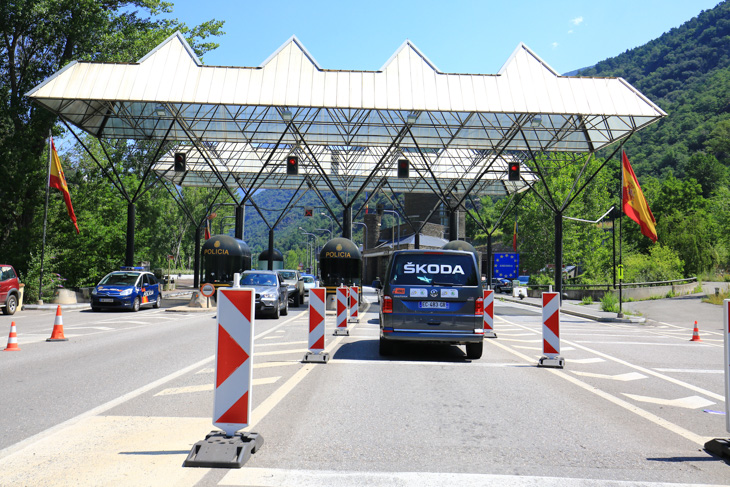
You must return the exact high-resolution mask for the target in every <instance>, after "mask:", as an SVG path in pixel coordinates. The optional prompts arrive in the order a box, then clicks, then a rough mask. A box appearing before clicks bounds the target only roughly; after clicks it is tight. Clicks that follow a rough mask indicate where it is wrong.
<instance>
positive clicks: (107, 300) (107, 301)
mask: <svg viewBox="0 0 730 487" xmlns="http://www.w3.org/2000/svg"><path fill="white" fill-rule="evenodd" d="M99 301H101V302H102V303H113V302H114V300H113V299H111V298H99Z"/></svg>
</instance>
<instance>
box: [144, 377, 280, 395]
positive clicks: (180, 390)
mask: <svg viewBox="0 0 730 487" xmlns="http://www.w3.org/2000/svg"><path fill="white" fill-rule="evenodd" d="M279 379H281V377H262V378H260V379H254V380H253V381H252V382H251V385H254V386H262V385H266V384H274V383H275V382H276V381H278V380H279ZM214 389H215V387H214V385H213V383H210V384H198V385H194V386H185V387H170V388H168V389H163V390H161V391H160V392H158V393H157V394H155V397H156V396H172V395H175V394H190V393H193V392H208V391H213V390H214Z"/></svg>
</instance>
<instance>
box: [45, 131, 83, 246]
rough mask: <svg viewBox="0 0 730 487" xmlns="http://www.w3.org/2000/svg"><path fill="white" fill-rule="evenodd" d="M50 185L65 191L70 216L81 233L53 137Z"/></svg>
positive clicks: (64, 196) (64, 195)
mask: <svg viewBox="0 0 730 487" xmlns="http://www.w3.org/2000/svg"><path fill="white" fill-rule="evenodd" d="M48 185H49V186H50V187H51V188H56V189H57V190H59V191H60V192H61V193H63V199H64V200H65V201H66V209H67V210H68V216H69V217H71V221H72V222H74V226H75V227H76V233H79V225H78V223H76V214H75V213H74V207H73V205H71V194H70V193H69V192H68V185H66V176H64V174H63V168H62V167H61V160H60V159H59V158H58V153H57V152H56V145H55V144H54V143H53V139H51V174H50V178H49V179H48Z"/></svg>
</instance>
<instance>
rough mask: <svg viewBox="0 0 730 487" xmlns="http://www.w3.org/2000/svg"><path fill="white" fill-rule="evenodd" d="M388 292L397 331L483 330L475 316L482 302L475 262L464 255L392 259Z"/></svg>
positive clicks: (390, 319) (413, 254) (408, 255)
mask: <svg viewBox="0 0 730 487" xmlns="http://www.w3.org/2000/svg"><path fill="white" fill-rule="evenodd" d="M387 288H388V289H387V290H388V291H389V295H390V298H391V299H392V313H390V314H389V316H388V317H387V321H388V322H389V323H391V326H392V328H393V329H395V330H404V331H424V332H428V331H432V332H469V333H472V332H473V330H474V329H475V328H481V324H480V322H481V320H482V317H481V315H479V316H476V315H475V304H476V300H477V299H479V298H481V286H480V283H479V280H478V273H477V269H476V263H475V259H474V257H473V255H472V254H470V253H465V252H447V251H433V252H429V251H422V252H403V253H398V254H396V255H394V256H393V262H392V263H391V267H390V275H389V281H388V283H387Z"/></svg>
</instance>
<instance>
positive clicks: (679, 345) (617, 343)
mask: <svg viewBox="0 0 730 487" xmlns="http://www.w3.org/2000/svg"><path fill="white" fill-rule="evenodd" d="M576 343H588V344H591V345H641V346H645V345H646V346H659V347H702V346H707V345H702V343H701V342H700V343H690V342H689V340H687V343H666V342H609V341H606V342H602V341H596V340H591V341H588V340H576Z"/></svg>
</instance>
